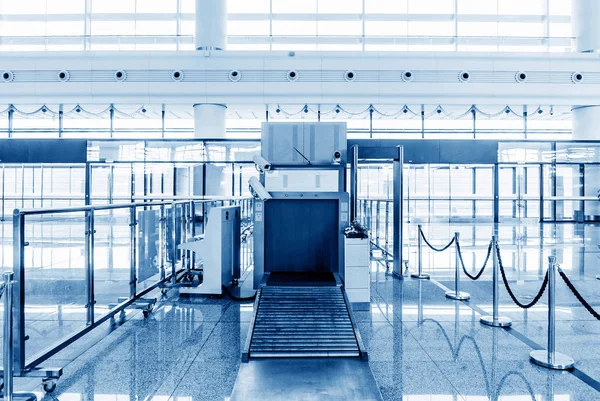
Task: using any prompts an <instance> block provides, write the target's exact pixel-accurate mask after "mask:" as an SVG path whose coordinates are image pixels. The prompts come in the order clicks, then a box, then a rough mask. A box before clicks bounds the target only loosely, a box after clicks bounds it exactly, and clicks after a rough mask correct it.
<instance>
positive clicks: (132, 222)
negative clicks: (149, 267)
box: [129, 206, 137, 298]
mask: <svg viewBox="0 0 600 401" xmlns="http://www.w3.org/2000/svg"><path fill="white" fill-rule="evenodd" d="M136 226H137V219H136V215H135V206H132V207H130V208H129V241H130V244H131V248H130V251H131V252H130V256H129V257H130V262H131V263H130V272H129V297H130V298H135V293H136V281H137V275H136V265H137V263H136V262H137V230H136Z"/></svg>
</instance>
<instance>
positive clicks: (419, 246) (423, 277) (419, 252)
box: [410, 224, 430, 280]
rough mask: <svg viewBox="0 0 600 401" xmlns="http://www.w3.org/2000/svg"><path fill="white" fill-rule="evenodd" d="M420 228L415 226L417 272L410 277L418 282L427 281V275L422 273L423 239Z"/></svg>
mask: <svg viewBox="0 0 600 401" xmlns="http://www.w3.org/2000/svg"><path fill="white" fill-rule="evenodd" d="M421 233H422V226H421V225H420V224H419V225H418V226H417V266H418V272H417V273H413V274H411V275H410V276H411V277H412V278H418V279H420V280H428V279H429V278H430V276H429V274H427V273H423V238H422V234H421Z"/></svg>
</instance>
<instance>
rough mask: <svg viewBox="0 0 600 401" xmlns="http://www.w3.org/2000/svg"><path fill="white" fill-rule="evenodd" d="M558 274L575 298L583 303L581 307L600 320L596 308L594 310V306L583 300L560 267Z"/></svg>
mask: <svg viewBox="0 0 600 401" xmlns="http://www.w3.org/2000/svg"><path fill="white" fill-rule="evenodd" d="M558 274H560V277H562V279H563V281H564V282H565V284H566V285H567V287H569V289H570V290H571V292H572V293H573V295H575V298H577V300H578V301H579V302H580V303H581V305H583V307H584V308H585V309H587V311H588V312H590V314H591V315H592V316H594V317H595V318H596V319H598V320H600V314H599V313H598V312H596V311H595V310H594V308H592V306H591V305H590V304H588V303H587V301H586V300H585V299H583V297H582V296H581V294H580V293H579V291H577V289H576V288H575V286H574V285H573V283H571V280H569V278H568V277H567V275H566V274H565V272H563V271H562V269H561V268H560V267H559V268H558Z"/></svg>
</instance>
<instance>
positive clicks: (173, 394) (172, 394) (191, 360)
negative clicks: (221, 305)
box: [167, 302, 232, 401]
mask: <svg viewBox="0 0 600 401" xmlns="http://www.w3.org/2000/svg"><path fill="white" fill-rule="evenodd" d="M231 304H232V302H229V303H228V304H227V307H226V308H225V310H224V311H223V313H222V314H221V317H220V318H219V320H218V321H217V322H216V323H215V325H214V326H213V327H212V329H211V330H210V333H209V334H208V335H207V336H206V338H205V339H204V341H203V342H202V345H201V346H200V347H199V348H198V352H197V353H196V354H195V355H194V357H193V358H188V359H189V361H190V363H189V364H188V366H187V367H186V369H185V371H183V372H182V371H179V373H180V374H179V380H177V383H176V384H175V386H173V391H172V392H171V394H169V398H168V399H167V400H168V401H171V400H173V397H174V396H175V393H176V392H177V389H178V388H179V386H180V385H181V383H182V382H183V379H184V377H185V375H187V373H188V372H189V371H190V369H191V368H192V365H193V364H194V363H195V362H196V359H197V358H198V355H200V352H202V350H203V349H204V346H205V345H206V342H207V341H208V339H209V338H210V336H212V334H213V333H214V331H215V329H216V328H217V325H218V324H219V323H220V322H221V318H222V317H223V315H224V314H225V312H227V310H228V309H229V307H230V306H231Z"/></svg>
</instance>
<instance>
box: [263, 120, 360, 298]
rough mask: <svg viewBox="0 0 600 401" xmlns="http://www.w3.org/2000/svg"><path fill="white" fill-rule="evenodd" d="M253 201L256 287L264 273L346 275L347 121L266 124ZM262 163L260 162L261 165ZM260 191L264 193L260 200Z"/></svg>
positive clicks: (347, 205)
mask: <svg viewBox="0 0 600 401" xmlns="http://www.w3.org/2000/svg"><path fill="white" fill-rule="evenodd" d="M262 128H263V129H262V147H261V158H260V159H259V160H255V161H256V164H257V166H258V167H259V169H260V170H261V174H260V180H259V181H260V184H258V183H257V181H258V180H256V181H255V182H254V187H255V191H256V192H257V195H259V199H257V200H256V201H255V203H254V208H255V209H254V212H255V213H254V288H258V287H259V286H260V284H261V282H263V281H264V280H265V275H267V276H270V275H271V274H273V273H283V274H286V273H287V274H290V277H292V274H294V273H296V274H303V275H307V274H314V275H315V276H317V275H319V274H325V273H330V274H331V273H335V274H339V275H340V276H341V278H342V280H343V276H344V235H343V233H344V229H345V228H346V227H347V226H348V224H349V216H350V210H349V208H350V204H349V195H348V193H347V192H346V191H345V190H344V188H345V168H346V125H345V123H319V124H315V123H310V124H309V123H291V124H290V123H264V124H263V127H262ZM261 160H262V162H261ZM260 192H262V193H263V194H265V193H266V195H263V196H260Z"/></svg>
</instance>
